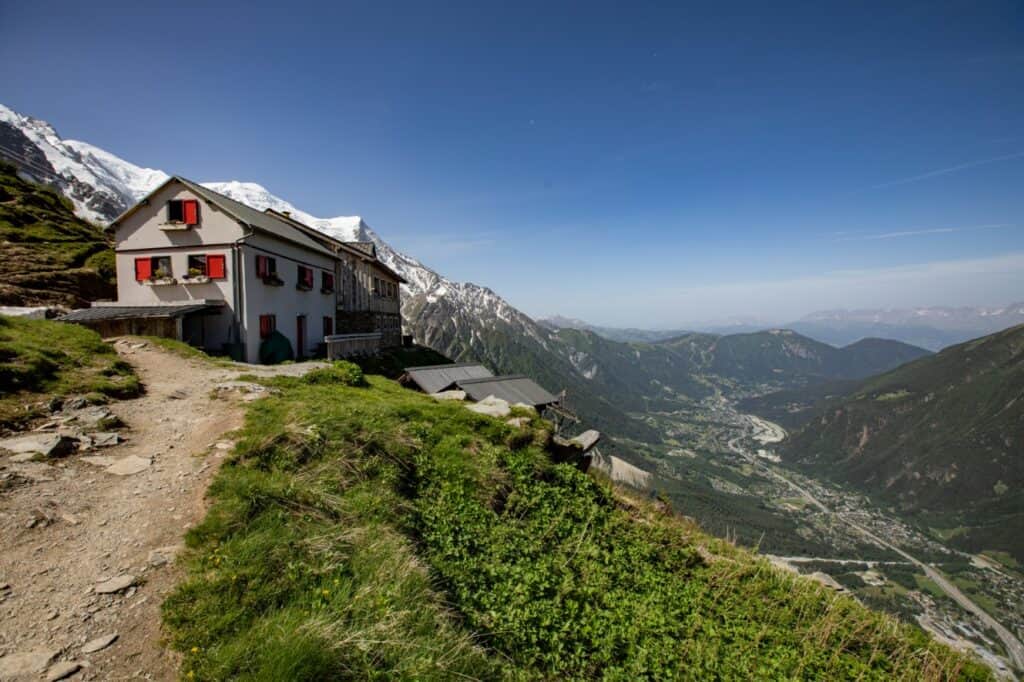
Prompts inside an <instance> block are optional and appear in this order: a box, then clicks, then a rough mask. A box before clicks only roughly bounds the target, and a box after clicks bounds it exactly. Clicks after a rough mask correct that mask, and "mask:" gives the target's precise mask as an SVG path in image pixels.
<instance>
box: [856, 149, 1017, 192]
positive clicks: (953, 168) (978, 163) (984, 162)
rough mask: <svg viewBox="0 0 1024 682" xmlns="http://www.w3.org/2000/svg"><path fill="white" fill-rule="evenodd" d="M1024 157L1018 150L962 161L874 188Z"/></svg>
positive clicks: (903, 183)
mask: <svg viewBox="0 0 1024 682" xmlns="http://www.w3.org/2000/svg"><path fill="white" fill-rule="evenodd" d="M1020 158H1024V152H1017V153H1016V154H1006V155H1005V156H996V157H993V158H991V159H981V160H979V161H968V162H967V163H961V164H959V165H956V166H950V167H948V168H939V169H938V170H933V171H929V172H927V173H921V174H920V175H912V176H910V177H908V178H900V179H899V180H892V181H890V182H883V183H882V184H880V185H873V186H872V189H884V188H886V187H895V186H897V185H906V184H909V183H911V182H919V181H921V180H928V179H929V178H936V177H939V176H940V175H949V174H950V173H956V172H959V171H962V170H967V169H968V168H976V167H978V166H986V165H988V164H990V163H999V162H1000V161H1011V160H1013V159H1020Z"/></svg>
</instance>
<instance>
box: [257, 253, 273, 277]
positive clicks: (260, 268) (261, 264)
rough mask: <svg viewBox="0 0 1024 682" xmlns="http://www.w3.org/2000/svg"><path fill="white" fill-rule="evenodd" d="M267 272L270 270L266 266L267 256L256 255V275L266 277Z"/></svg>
mask: <svg viewBox="0 0 1024 682" xmlns="http://www.w3.org/2000/svg"><path fill="white" fill-rule="evenodd" d="M268 274H270V272H269V269H268V267H267V257H266V256H256V276H257V277H266V276H267V275H268Z"/></svg>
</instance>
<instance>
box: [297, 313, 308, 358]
mask: <svg viewBox="0 0 1024 682" xmlns="http://www.w3.org/2000/svg"><path fill="white" fill-rule="evenodd" d="M295 346H296V348H295V359H296V360H301V359H302V358H304V357H305V356H306V316H305V315H299V316H298V317H296V318H295Z"/></svg>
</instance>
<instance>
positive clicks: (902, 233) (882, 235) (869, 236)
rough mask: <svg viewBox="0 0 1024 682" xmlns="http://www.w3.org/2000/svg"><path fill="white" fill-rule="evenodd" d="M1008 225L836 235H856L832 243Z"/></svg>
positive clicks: (995, 224)
mask: <svg viewBox="0 0 1024 682" xmlns="http://www.w3.org/2000/svg"><path fill="white" fill-rule="evenodd" d="M1010 226H1011V224H1010V223H991V224H988V225H968V226H966V227H935V228H928V229H921V230H900V231H897V232H879V233H876V234H866V233H863V232H862V233H850V232H847V233H836V234H846V235H849V234H856V236H842V237H839V238H838V239H835V240H834V241H837V242H850V241H873V240H876V239H898V238H900V237H918V236H921V235H926V234H951V233H953V232H974V231H975V230H992V229H996V228H1000V227H1010Z"/></svg>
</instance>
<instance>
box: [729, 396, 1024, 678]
mask: <svg viewBox="0 0 1024 682" xmlns="http://www.w3.org/2000/svg"><path fill="white" fill-rule="evenodd" d="M742 417H743V419H744V420H746V421H747V422H748V423H749V424H750V426H751V427H752V428H753V429H755V430H756V429H757V428H758V427H759V424H758V422H762V421H763V420H761V419H760V418H757V417H755V418H754V419H751V418H750V416H749V415H742ZM745 437H746V434H744V435H740V436H736V437H734V438H732V439H730V440H729V442H728V447H729V449H730V450H732V451H733V452H735V453H736V454H738V455H740V456H741V457H743V458H744V459H746V460H747V461H748V462H749V463H750V464H752V465H753V466H754V467H756V468H757V469H759V470H760V471H762V472H763V473H765V474H767V475H769V476H771V477H772V478H774V479H776V480H778V481H781V482H783V483H785V484H786V485H788V486H789V487H791V488H793V489H794V490H796V491H797V492H799V493H800V495H801V496H802V497H803V498H804V499H805V500H807V501H808V502H809V503H810V504H812V505H814V506H815V507H816V508H817V509H818V510H819V511H822V512H825V513H828V514H833V515H834V516H835V518H836V519H838V520H839V521H840V522H842V523H845V524H846V525H848V526H850V527H851V528H853V529H854V530H855V531H857V532H858V533H860V535H861V536H863V537H865V538H867V539H868V540H870V541H871V542H874V543H875V544H877V545H879V546H881V547H886V548H888V549H891V550H892V551H894V552H896V553H897V554H899V555H900V556H902V557H903V558H904V559H906V560H907V561H909V562H910V563H912V564H914V565H916V566H918V567H919V568H920V569H921V570H922V571H924V574H925V575H926V576H928V577H929V578H930V579H931V580H932V581H933V582H934V583H935V584H936V585H938V586H939V588H940V589H941V590H942V591H943V592H945V593H946V594H947V595H948V596H949V598H950V599H952V600H953V601H955V602H956V603H957V604H959V605H960V607H961V608H963V609H964V610H965V611H968V612H970V613H972V614H974V615H975V616H977V617H978V619H979V620H980V621H981V622H982V623H984V624H985V625H986V626H987V627H989V628H991V629H992V630H993V631H994V632H995V633H996V634H997V635H998V636H999V639H1000V640H1002V642H1003V646H1004V647H1005V648H1006V652H1007V655H1008V656H1009V659H1010V662H1011V663H1012V664H1013V666H1014V667H1015V668H1017V669H1018V670H1024V644H1021V641H1020V640H1019V639H1017V637H1016V636H1015V635H1014V634H1013V633H1012V632H1010V631H1009V630H1008V629H1007V628H1005V627H1003V625H1002V624H1001V623H1000V622H999V621H997V620H996V619H995V618H993V617H992V616H991V615H989V613H988V612H987V611H985V610H984V609H982V608H981V607H980V606H978V605H977V604H975V603H974V602H973V601H972V600H971V599H970V598H969V597H968V596H967V595H965V594H964V593H963V592H961V591H960V589H959V588H958V587H957V586H956V585H954V584H953V583H952V582H951V581H950V580H949V579H947V578H946V577H945V576H944V575H943V574H942V573H940V572H939V571H937V570H935V569H934V568H932V567H931V566H929V565H928V564H926V563H925V562H923V561H921V560H920V559H917V558H915V557H913V556H911V555H910V554H908V553H907V552H905V551H904V550H902V549H900V548H899V547H897V546H896V545H894V544H892V543H891V542H888V541H887V540H884V539H882V538H881V537H879V536H878V535H876V534H875V533H874V532H873V531H871V530H870V529H868V528H865V527H864V526H862V525H861V524H859V523H857V522H856V521H852V520H850V519H848V518H845V517H843V516H841V515H839V514H835V513H834V512H833V511H832V510H831V509H829V508H828V507H826V506H825V505H824V504H823V503H822V502H821V501H820V500H818V498H816V497H815V496H814V495H812V494H811V492H810V491H809V490H807V489H806V488H804V487H803V486H801V485H799V484H798V483H796V482H795V481H793V480H791V479H789V478H787V477H786V476H784V475H782V474H780V473H779V472H777V471H775V469H774V468H772V467H769V466H767V465H765V464H764V463H763V462H761V461H760V460H759V459H758V457H757V456H755V455H753V454H752V453H749V452H747V451H746V450H744V449H743V447H741V446H740V444H739V442H740V441H741V440H742V439H743V438H745Z"/></svg>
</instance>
